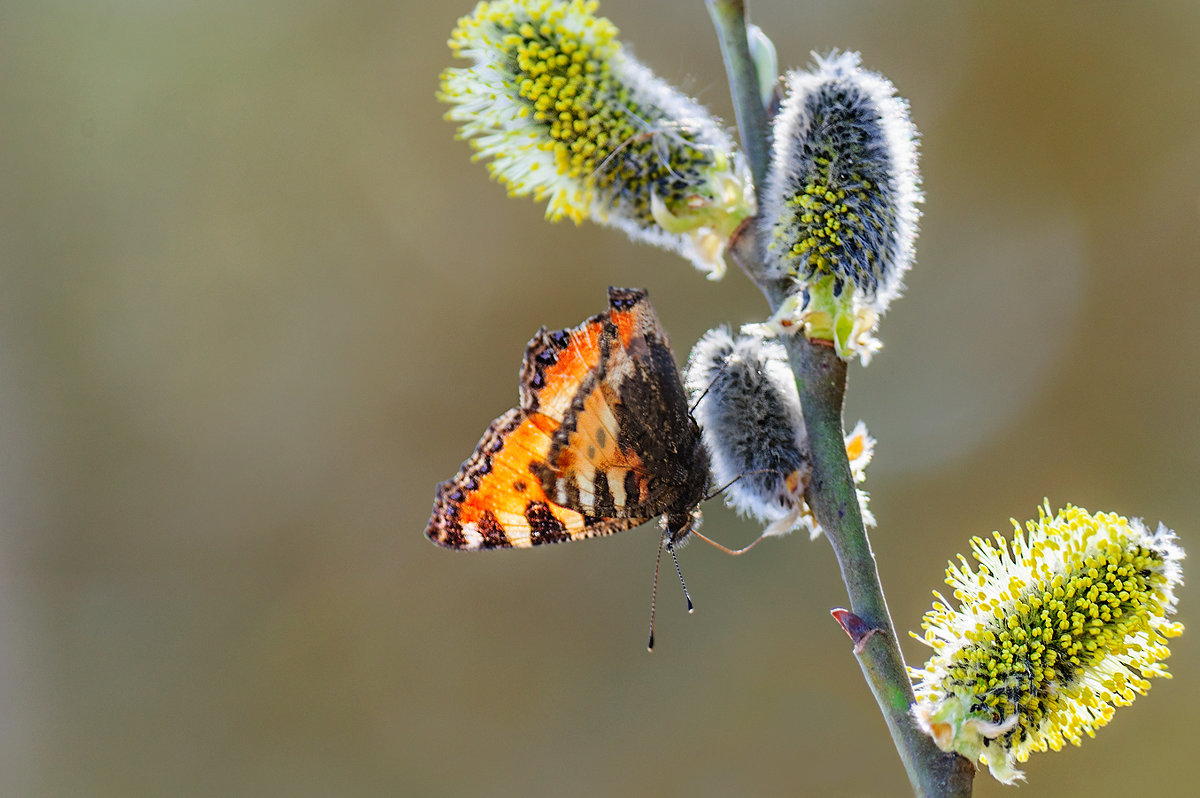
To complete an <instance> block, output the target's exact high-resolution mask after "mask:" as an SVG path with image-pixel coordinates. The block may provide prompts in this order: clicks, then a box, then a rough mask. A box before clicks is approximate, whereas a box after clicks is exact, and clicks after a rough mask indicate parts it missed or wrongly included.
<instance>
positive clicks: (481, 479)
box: [425, 408, 648, 550]
mask: <svg viewBox="0 0 1200 798" xmlns="http://www.w3.org/2000/svg"><path fill="white" fill-rule="evenodd" d="M557 426H558V425H557V424H555V423H554V422H552V421H550V419H548V418H547V417H545V416H542V415H540V414H538V413H533V414H527V413H525V412H524V411H522V410H520V409H519V408H517V409H513V410H510V411H508V412H507V413H505V414H504V415H503V416H501V417H500V418H498V419H496V421H495V422H493V423H492V425H491V426H490V427H489V428H488V430H487V432H485V433H484V435H483V438H482V439H481V440H480V441H479V447H478V448H477V449H476V450H475V454H473V455H472V456H471V458H470V459H469V460H467V461H466V462H465V463H463V467H462V470H461V471H459V473H458V474H457V475H456V476H455V477H454V478H453V479H450V480H448V481H446V482H443V483H442V484H440V485H438V489H437V497H436V499H435V500H434V504H433V514H432V516H431V517H430V519H429V527H428V528H427V530H426V532H425V534H426V536H427V537H428V538H429V539H430V540H432V541H433V542H434V543H437V544H438V545H440V546H445V547H447V548H451V549H467V550H470V549H495V548H510V547H513V548H528V547H530V546H537V545H539V544H542V543H557V542H559V541H564V540H576V539H579V538H588V537H594V536H596V535H607V534H611V533H613V532H619V531H620V530H622V529H629V528H630V527H633V526H637V525H638V524H640V523H643V522H644V521H646V520H648V519H645V518H641V519H638V518H611V519H604V518H595V517H588V516H585V515H584V514H583V513H580V512H578V511H576V510H572V509H570V508H567V507H563V506H562V505H560V504H558V503H556V502H553V501H551V500H550V499H548V498H547V497H546V493H545V491H543V490H542V485H541V481H540V480H539V479H538V478H537V476H536V475H535V474H534V467H535V466H536V465H538V464H541V463H542V462H544V459H545V456H546V453H547V452H548V451H549V449H550V439H551V435H552V434H553V430H554V429H556V428H557Z"/></svg>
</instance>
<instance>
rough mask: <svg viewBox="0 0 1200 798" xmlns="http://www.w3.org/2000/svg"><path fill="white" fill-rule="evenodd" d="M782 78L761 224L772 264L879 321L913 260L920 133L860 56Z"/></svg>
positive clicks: (832, 57)
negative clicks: (818, 283)
mask: <svg viewBox="0 0 1200 798" xmlns="http://www.w3.org/2000/svg"><path fill="white" fill-rule="evenodd" d="M814 59H815V65H814V67H813V69H812V70H811V71H799V70H796V71H792V72H789V73H788V74H787V75H786V77H785V85H786V95H785V97H784V101H783V106H782V108H781V110H780V112H779V114H777V115H776V117H775V121H774V124H773V131H772V133H773V144H772V151H771V165H770V170H769V172H768V175H767V181H766V190H765V191H764V193H763V198H764V199H763V208H762V213H761V214H760V215H759V218H760V219H761V220H762V222H761V223H762V224H763V225H764V229H763V232H764V234H765V238H766V241H767V242H768V247H769V249H768V253H769V258H768V260H769V263H770V264H771V265H772V266H773V268H774V269H775V270H776V272H777V273H778V274H779V275H780V276H784V275H790V276H791V277H793V278H794V279H795V280H796V282H797V284H798V286H799V287H800V289H801V290H805V289H806V287H807V286H808V285H809V284H810V283H812V282H813V281H815V280H818V279H820V278H821V277H823V276H825V275H832V276H833V277H834V279H835V281H836V282H835V284H836V286H837V287H836V289H835V292H836V294H840V293H841V291H842V289H843V287H844V286H846V285H852V286H854V288H855V290H856V291H857V293H858V300H859V301H861V302H862V303H864V304H865V305H866V306H868V307H870V308H872V309H873V310H874V311H875V312H876V313H878V314H881V315H882V313H883V312H884V311H885V310H886V308H887V305H888V303H889V302H890V301H891V300H892V299H893V298H894V297H895V296H896V295H898V294H899V292H900V290H901V287H902V278H903V276H904V273H905V272H906V271H907V270H908V268H909V266H910V265H911V263H912V260H913V251H914V242H915V239H916V232H917V219H918V217H919V212H918V210H917V207H916V205H917V203H918V202H919V201H920V200H921V192H920V188H919V174H918V171H917V147H916V135H917V132H916V128H915V127H914V126H913V124H912V121H911V120H910V118H909V114H908V103H907V102H906V101H905V100H903V99H902V98H900V97H898V96H896V89H895V87H894V86H893V85H892V84H891V82H889V81H888V80H887V78H884V77H883V76H882V75H878V74H876V73H874V72H870V71H868V70H865V69H863V68H862V67H861V66H860V64H859V55H858V53H838V52H832V53H830V54H829V55H828V56H824V57H822V56H817V55H815V54H814Z"/></svg>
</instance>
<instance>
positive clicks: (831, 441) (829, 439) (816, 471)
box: [707, 0, 975, 798]
mask: <svg viewBox="0 0 1200 798" xmlns="http://www.w3.org/2000/svg"><path fill="white" fill-rule="evenodd" d="M707 2H708V9H709V14H710V16H711V17H712V19H713V23H714V25H715V26H716V28H717V34H718V37H719V38H720V40H721V49H722V52H723V54H724V57H725V63H726V71H727V72H728V75H729V81H730V87H731V90H732V91H733V96H734V108H735V109H736V111H737V115H738V128H739V131H740V132H741V136H742V144H743V147H744V148H745V149H746V152H747V154H748V157H749V160H750V166H751V170H752V172H753V173H754V180H755V185H756V186H759V187H761V186H762V185H763V178H764V176H765V173H766V164H767V155H766V149H767V142H768V140H769V139H768V135H767V118H766V112H765V110H764V109H763V107H762V102H761V99H760V98H759V93H758V80H757V75H756V74H755V66H754V62H753V60H752V59H751V58H750V51H749V46H748V44H747V41H746V10H745V4H744V2H742V1H741V0H707ZM760 170H761V171H760ZM760 190H761V189H760ZM759 207H761V201H760V203H759ZM762 251H763V250H762V245H761V242H760V241H758V239H757V236H756V235H755V227H754V225H753V224H750V225H747V226H746V227H744V228H743V229H742V230H741V231H740V234H739V235H735V237H734V241H733V245H732V247H731V254H732V255H733V257H734V259H735V260H736V261H737V263H738V265H739V266H741V268H742V270H743V271H745V272H746V274H747V275H748V276H749V277H750V279H751V280H753V281H754V282H755V284H756V285H758V287H759V288H760V289H761V290H762V292H763V293H764V294H765V295H766V297H767V301H768V303H769V304H770V307H771V311H772V312H774V311H776V310H778V309H779V306H780V305H781V304H782V303H783V301H784V300H785V299H786V298H787V296H788V294H789V290H788V288H789V286H787V285H786V283H783V282H780V281H778V280H774V279H772V278H771V277H769V275H768V273H767V271H766V269H765V268H764V265H763V257H762ZM783 343H784V345H785V346H786V347H787V350H788V357H789V360H790V361H791V365H792V371H793V372H794V373H795V375H796V383H797V387H798V389H799V391H800V403H801V406H802V408H803V412H804V423H805V426H806V428H807V432H808V441H809V448H810V455H811V457H812V465H813V473H812V479H811V481H810V484H809V488H808V492H807V493H806V494H805V499H806V501H807V502H808V505H809V507H810V508H811V509H812V511H813V514H814V515H815V516H816V519H817V521H818V522H819V523H820V525H821V528H822V529H823V530H824V532H825V537H826V538H827V539H828V540H829V542H830V544H831V545H832V546H833V550H834V554H835V555H836V557H837V561H838V565H839V566H840V568H841V572H842V580H843V582H844V583H845V585H846V592H847V594H848V595H849V598H850V608H851V611H853V612H854V614H856V615H858V616H859V617H860V618H862V619H863V620H864V621H865V622H866V623H867V624H868V625H869V626H870V627H871V628H874V629H878V630H881V631H882V632H883V633H882V634H875V635H872V636H871V637H870V638H869V639H868V640H867V641H866V644H865V645H864V646H863V647H862V650H861V651H860V652H855V656H856V657H857V659H858V663H859V666H860V667H861V668H862V672H863V676H864V678H865V679H866V681H867V684H868V685H869V686H870V688H871V692H872V693H873V694H874V696H875V701H876V703H877V704H878V705H879V709H880V711H881V712H882V714H883V717H884V721H885V722H886V723H887V727H888V731H889V732H891V735H892V741H893V743H894V744H895V746H896V750H897V752H899V754H900V759H901V761H902V762H903V763H904V769H905V771H906V772H907V774H908V778H909V782H910V783H911V785H912V788H913V792H914V793H915V794H916V795H917V796H918V798H964V797H966V796H970V795H971V790H972V782H973V779H974V775H975V768H974V766H973V765H972V764H971V763H970V762H969V761H968V760H967V759H965V758H964V757H961V756H959V755H957V754H953V753H945V752H943V751H942V750H940V749H939V748H938V747H937V746H936V745H935V744H934V742H933V740H932V739H931V738H930V737H929V736H928V735H926V734H925V733H923V732H922V731H921V730H920V729H919V728H918V727H917V724H916V722H915V721H914V719H913V717H912V714H911V713H910V708H911V707H912V705H913V702H914V700H915V698H914V695H913V690H912V682H911V680H910V679H909V675H908V670H907V668H906V667H905V664H904V656H903V654H902V653H901V651H900V645H899V642H898V640H897V638H896V632H895V627H894V626H893V625H892V619H891V614H890V613H889V612H888V608H887V601H886V599H885V598H884V595H883V587H882V585H881V584H880V582H879V572H878V569H877V568H876V566H875V555H874V553H873V552H872V551H871V543H870V540H869V539H868V538H867V533H866V529H865V527H864V526H863V520H862V512H861V509H860V507H859V504H858V494H857V491H856V489H855V484H854V478H853V476H852V475H851V473H850V463H849V460H848V458H847V455H846V446H845V441H844V436H845V432H844V428H843V423H842V405H843V399H844V397H845V389H846V363H845V362H844V361H843V360H841V359H840V358H839V357H838V356H837V355H836V354H835V353H834V351H833V349H832V347H829V346H823V345H820V344H814V343H812V342H810V341H809V340H808V339H806V338H805V337H804V336H803V335H790V336H783Z"/></svg>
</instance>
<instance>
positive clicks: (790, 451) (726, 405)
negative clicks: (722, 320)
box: [685, 327, 875, 538]
mask: <svg viewBox="0 0 1200 798" xmlns="http://www.w3.org/2000/svg"><path fill="white" fill-rule="evenodd" d="M685 380H686V382H687V387H688V390H689V391H690V392H691V394H692V398H693V401H694V402H697V404H696V408H695V410H694V411H693V412H694V413H695V416H696V421H697V423H699V425H700V433H701V435H702V436H703V438H704V444H705V446H706V447H707V448H708V451H709V453H710V455H711V458H712V473H713V480H714V481H715V483H716V484H718V485H725V484H727V483H731V484H729V486H728V487H727V488H726V489H725V501H726V504H728V505H729V506H730V507H733V508H735V509H737V511H738V512H739V513H740V514H742V515H748V516H751V517H753V518H755V519H757V520H758V521H760V522H762V523H764V524H767V525H768V526H767V528H766V529H765V530H764V531H763V535H764V536H770V535H783V534H787V533H788V532H791V531H792V530H794V529H797V528H799V527H806V528H807V529H808V530H809V534H810V535H811V536H812V537H814V538H815V537H816V536H817V535H819V534H820V533H821V530H820V527H819V526H818V525H817V522H816V519H815V518H813V515H812V512H811V511H810V510H809V508H808V505H807V504H806V503H805V501H804V492H805V490H807V488H808V481H809V477H810V476H811V474H812V466H811V464H810V462H809V450H808V435H807V433H806V432H805V428H804V415H803V412H802V411H801V409H800V396H799V393H798V392H797V391H796V381H795V378H794V377H793V376H792V371H791V368H790V367H789V366H788V362H787V354H786V352H784V349H783V346H782V345H781V344H780V343H779V342H778V341H772V340H764V339H763V338H760V337H758V336H753V335H739V336H738V337H737V338H734V337H732V336H731V335H730V334H729V331H728V330H726V329H725V328H723V327H718V328H716V329H713V330H709V331H708V332H707V333H705V335H704V336H703V337H702V338H701V339H700V340H699V341H698V342H697V343H696V345H695V347H693V348H692V353H691V357H690V358H689V360H688V367H687V374H686V375H685ZM874 445H875V441H874V440H873V439H872V438H871V436H870V435H868V434H867V430H866V427H865V426H863V424H862V422H861V421H860V422H859V423H858V425H857V426H856V427H855V428H854V430H853V431H852V432H851V433H850V435H848V436H847V437H846V451H847V454H848V455H849V456H850V461H851V463H850V465H851V470H852V472H853V473H854V476H855V480H856V481H859V482H861V481H862V480H863V479H864V477H865V469H866V465H867V463H869V462H870V460H871V455H872V454H873V451H874ZM859 503H860V505H861V506H862V512H863V518H864V520H865V521H867V522H868V523H871V524H873V523H874V518H873V517H872V516H871V514H870V513H869V512H868V511H867V508H866V503H867V494H866V492H865V491H859Z"/></svg>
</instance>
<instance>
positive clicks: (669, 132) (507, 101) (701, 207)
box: [438, 0, 754, 278]
mask: <svg viewBox="0 0 1200 798" xmlns="http://www.w3.org/2000/svg"><path fill="white" fill-rule="evenodd" d="M596 8H597V3H595V2H584V0H569V1H566V2H551V0H497V1H496V2H491V3H480V4H479V5H478V6H477V7H476V8H475V11H474V13H472V14H471V15H470V16H466V17H463V18H462V19H460V20H459V21H458V27H457V28H455V30H454V32H453V34H451V38H450V49H451V50H452V51H453V52H454V54H455V55H456V56H459V57H462V58H467V59H470V60H472V61H473V62H474V66H472V67H467V68H462V69H447V70H445V71H444V72H443V73H442V77H441V91H440V92H439V95H438V96H439V99H441V100H443V101H444V102H447V103H451V104H453V105H454V108H453V109H452V110H451V111H450V112H449V113H448V114H447V117H448V118H449V119H452V120H454V121H457V122H460V123H461V127H460V128H459V135H460V137H462V138H468V139H471V143H472V145H473V146H474V148H475V149H476V151H477V157H479V158H486V159H490V161H489V163H488V169H489V171H490V172H491V174H492V176H493V177H495V178H496V179H498V180H499V181H500V182H501V183H503V184H504V185H505V186H506V187H507V188H508V192H509V194H510V195H512V196H526V195H533V197H534V198H535V199H537V200H542V199H547V200H548V201H549V204H548V206H547V208H546V216H547V217H548V218H550V219H551V220H556V219H560V218H563V217H567V218H570V219H572V220H574V221H575V222H580V221H582V220H583V219H585V218H590V219H592V220H593V221H596V222H599V223H601V224H606V225H610V226H612V227H616V228H618V229H620V230H624V231H625V232H626V233H627V234H628V235H629V236H630V237H632V238H634V239H637V240H639V241H645V242H648V243H651V244H655V245H657V246H660V247H664V248H666V249H670V250H673V251H675V252H678V253H679V254H681V255H683V256H684V257H686V258H688V259H689V260H690V261H691V262H692V263H693V264H694V265H695V266H696V267H697V268H699V269H701V270H703V271H706V272H708V274H709V277H711V278H717V277H720V276H721V275H722V274H723V273H724V270H725V264H724V260H723V255H724V251H725V246H726V242H727V241H728V239H729V236H730V234H731V233H732V232H733V231H734V229H735V228H736V227H737V226H738V224H739V223H740V222H741V221H742V220H743V219H744V218H746V217H747V216H749V215H750V214H752V213H753V211H754V207H753V204H754V199H753V193H752V190H751V188H750V179H749V174H748V172H747V170H746V167H745V165H744V162H743V159H742V156H741V154H740V153H739V152H738V151H737V150H736V148H735V147H734V145H733V142H732V140H731V139H730V138H729V136H728V135H727V134H726V133H725V131H724V130H723V129H722V127H721V125H720V124H719V123H718V121H717V120H716V119H715V118H714V117H713V116H712V115H711V114H709V113H708V111H706V110H705V109H704V108H702V107H701V106H700V105H698V104H697V103H696V102H694V101H693V100H691V99H689V98H687V97H685V96H684V95H683V94H681V93H679V92H678V91H677V90H675V89H674V88H672V87H671V86H669V85H667V84H666V83H665V82H663V81H662V80H661V79H660V78H658V77H657V76H655V75H654V74H653V73H652V72H651V71H650V70H649V69H647V68H646V67H645V66H643V65H642V64H641V63H639V62H638V61H637V60H635V59H634V58H633V57H632V56H631V55H629V54H628V53H626V52H625V50H624V49H623V48H622V47H621V43H620V42H619V41H618V40H617V29H616V27H615V26H614V25H613V24H612V23H611V22H609V21H608V20H607V19H605V18H603V17H597V16H596V15H595V11H596Z"/></svg>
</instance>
